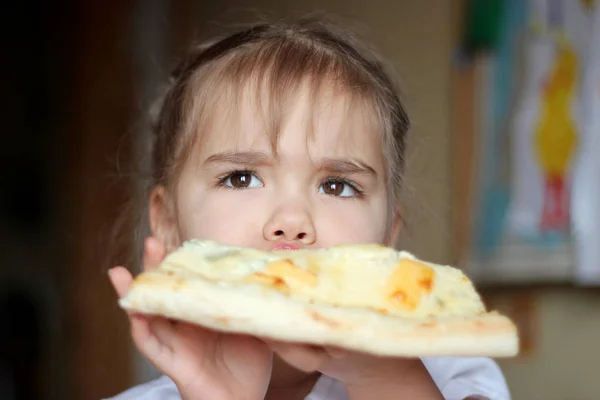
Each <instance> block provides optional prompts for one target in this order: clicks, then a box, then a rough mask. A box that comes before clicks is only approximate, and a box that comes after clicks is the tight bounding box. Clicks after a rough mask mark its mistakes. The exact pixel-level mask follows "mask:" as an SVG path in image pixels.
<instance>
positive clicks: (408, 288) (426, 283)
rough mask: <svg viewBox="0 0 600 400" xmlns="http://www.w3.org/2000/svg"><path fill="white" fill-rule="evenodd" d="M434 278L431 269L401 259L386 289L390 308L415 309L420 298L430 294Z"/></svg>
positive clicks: (418, 263) (419, 263)
mask: <svg viewBox="0 0 600 400" xmlns="http://www.w3.org/2000/svg"><path fill="white" fill-rule="evenodd" d="M434 278H435V275H434V272H433V269H432V268H431V267H429V266H427V265H425V264H423V263H421V262H418V261H415V260H410V259H406V258H403V259H401V260H400V261H399V262H398V266H397V267H396V269H394V271H393V272H392V274H391V276H390V278H389V281H388V284H387V287H386V292H387V298H388V299H389V301H390V303H391V306H392V307H398V308H402V309H405V310H415V309H417V307H418V306H419V304H420V303H421V298H422V297H423V296H424V295H428V294H429V293H430V292H431V289H432V286H433V280H434Z"/></svg>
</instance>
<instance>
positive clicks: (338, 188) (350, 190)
mask: <svg viewBox="0 0 600 400" xmlns="http://www.w3.org/2000/svg"><path fill="white" fill-rule="evenodd" d="M319 193H323V194H326V195H329V196H335V197H357V196H360V194H361V192H360V191H359V190H358V189H356V188H355V187H354V186H353V185H352V184H350V183H348V182H344V181H342V180H333V179H331V180H327V181H325V182H324V183H322V184H321V187H320V188H319Z"/></svg>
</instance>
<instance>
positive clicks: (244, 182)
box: [223, 172, 263, 189]
mask: <svg viewBox="0 0 600 400" xmlns="http://www.w3.org/2000/svg"><path fill="white" fill-rule="evenodd" d="M223 185H224V186H227V187H230V188H234V189H251V188H256V187H262V186H263V183H262V182H261V180H260V179H258V177H257V176H256V175H255V174H253V173H252V172H234V173H232V174H230V175H229V176H228V177H227V178H225V179H224V180H223Z"/></svg>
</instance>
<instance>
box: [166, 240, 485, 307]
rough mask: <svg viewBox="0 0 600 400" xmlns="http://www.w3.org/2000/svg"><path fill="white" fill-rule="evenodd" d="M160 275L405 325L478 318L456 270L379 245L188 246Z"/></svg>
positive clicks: (476, 300) (474, 298)
mask: <svg viewBox="0 0 600 400" xmlns="http://www.w3.org/2000/svg"><path fill="white" fill-rule="evenodd" d="M160 269H162V270H166V271H175V273H176V274H177V275H178V276H180V277H184V278H185V279H195V278H196V279H197V278H198V277H200V278H202V279H208V280H211V281H213V282H215V284H219V285H228V286H236V285H248V284H254V285H260V286H261V287H264V288H265V289H267V290H269V289H274V290H276V291H278V292H279V293H282V294H284V295H286V296H290V297H291V298H295V299H298V300H299V301H304V302H310V303H320V304H326V305H331V306H333V307H351V308H369V309H374V310H377V311H379V312H381V313H384V314H390V315H398V316H403V317H407V318H410V317H415V318H425V317H429V316H440V317H441V316H456V315H474V314H478V313H481V312H484V311H485V308H484V306H483V303H482V301H481V298H480V297H479V295H478V294H477V292H476V291H475V289H474V287H473V285H472V283H471V281H470V280H469V279H468V278H467V277H466V276H465V275H464V274H463V273H462V272H461V271H460V270H458V269H455V268H452V267H449V266H441V265H436V264H432V263H427V262H425V261H420V260H418V259H417V258H416V257H414V256H413V255H411V254H409V253H406V252H398V251H395V250H394V249H391V248H387V247H383V246H379V245H344V246H336V247H333V248H330V249H321V250H297V251H277V252H263V251H259V250H255V249H247V248H237V247H231V246H223V245H219V244H217V243H214V242H209V241H191V242H188V243H185V244H184V245H183V246H182V247H181V248H180V249H178V250H177V251H175V252H174V253H172V254H170V255H169V256H168V257H167V258H166V259H165V261H164V262H163V264H162V265H161V266H160Z"/></svg>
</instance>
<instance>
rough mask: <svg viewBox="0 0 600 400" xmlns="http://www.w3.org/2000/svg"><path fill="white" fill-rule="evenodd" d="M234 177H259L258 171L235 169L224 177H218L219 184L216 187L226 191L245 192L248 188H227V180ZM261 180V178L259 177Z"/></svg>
mask: <svg viewBox="0 0 600 400" xmlns="http://www.w3.org/2000/svg"><path fill="white" fill-rule="evenodd" d="M234 175H256V176H257V177H258V174H257V172H256V170H252V169H234V170H232V171H229V172H227V173H225V174H223V175H220V176H218V177H217V184H216V186H217V187H219V188H224V189H233V190H245V189H246V188H236V187H231V186H226V185H225V182H226V181H227V179H229V178H231V177H232V176H234ZM259 179H260V177H259Z"/></svg>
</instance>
